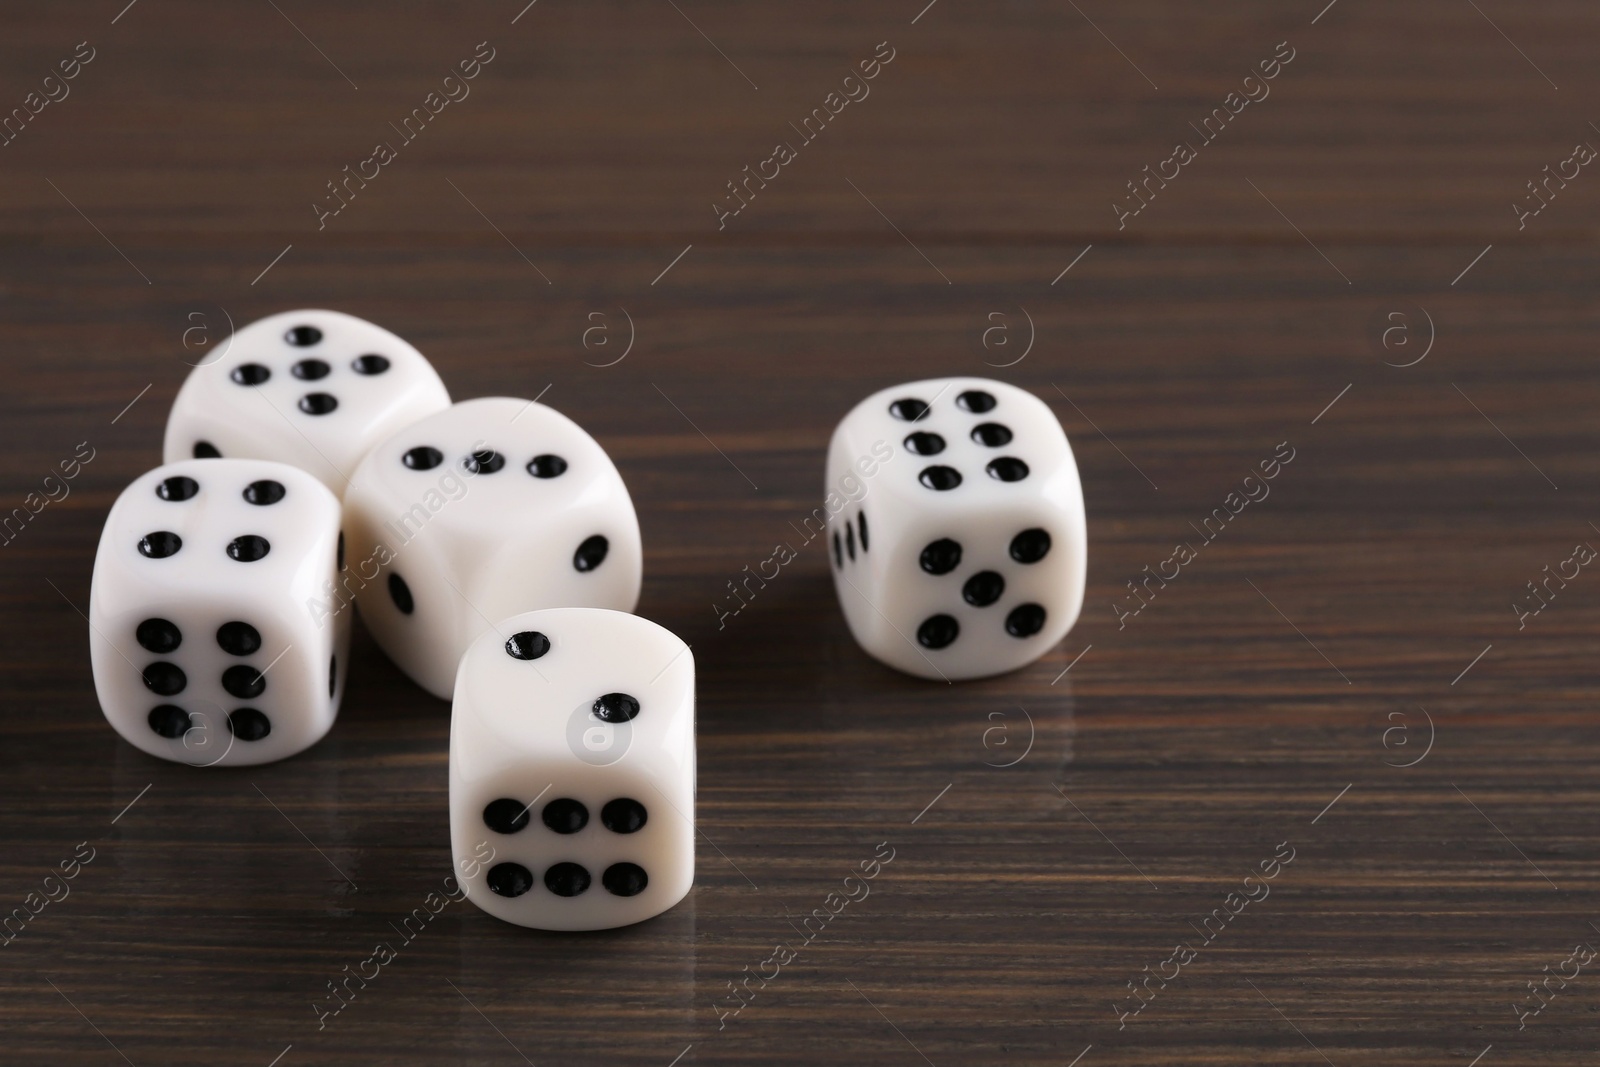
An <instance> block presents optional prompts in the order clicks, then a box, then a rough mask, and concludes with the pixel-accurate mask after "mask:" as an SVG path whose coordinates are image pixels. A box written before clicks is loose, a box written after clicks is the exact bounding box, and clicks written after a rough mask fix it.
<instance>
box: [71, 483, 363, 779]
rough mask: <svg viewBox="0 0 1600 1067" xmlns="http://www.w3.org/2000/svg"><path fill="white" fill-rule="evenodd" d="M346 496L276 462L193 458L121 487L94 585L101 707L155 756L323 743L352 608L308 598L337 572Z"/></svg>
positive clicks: (94, 656)
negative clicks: (333, 607) (324, 607)
mask: <svg viewBox="0 0 1600 1067" xmlns="http://www.w3.org/2000/svg"><path fill="white" fill-rule="evenodd" d="M341 544H342V542H341V539H340V533H339V501H338V500H337V499H336V498H335V497H334V495H333V493H331V492H330V491H329V490H328V489H327V488H326V487H325V486H323V485H322V483H321V482H319V481H317V479H315V478H313V477H312V476H311V475H310V474H308V473H306V472H305V471H302V470H299V469H298V468H295V467H290V466H286V465H285V464H282V463H271V462H268V461H265V460H251V459H228V460H185V461H183V462H181V463H169V464H167V465H166V466H164V467H157V468H156V469H155V470H153V471H150V472H148V473H146V474H144V475H142V476H140V477H139V478H138V479H137V480H136V481H134V483H133V484H132V485H130V486H128V488H127V489H125V490H124V491H123V493H122V495H121V496H120V497H118V498H117V502H116V504H114V505H113V506H112V508H111V513H110V515H109V516H107V518H106V525H105V530H104V532H103V533H102V534H101V536H100V547H99V550H98V552H97V553H96V555H95V562H94V581H93V585H92V586H91V588H90V593H89V650H90V658H91V660H92V662H93V665H94V683H95V691H96V693H97V694H98V695H99V698H100V706H101V708H102V709H103V710H104V711H105V715H106V718H107V719H108V720H110V722H111V725H112V726H114V727H115V728H116V730H117V732H118V733H119V734H121V735H122V736H123V737H124V738H125V739H126V740H127V741H128V742H129V743H130V744H132V745H134V746H135V747H137V748H140V749H143V750H144V751H145V752H148V753H150V754H151V755H153V756H160V757H162V758H163V759H170V760H176V761H178V762H182V763H189V764H194V765H198V766H217V765H221V766H240V765H245V764H253V763H267V762H269V761H271V760H277V759H282V758H283V757H285V756H290V755H293V754H294V753H296V752H299V751H301V750H302V749H305V748H307V747H309V746H310V745H312V744H314V743H316V742H317V741H318V740H319V739H320V738H321V737H322V736H323V735H324V734H326V733H327V732H328V728H329V727H331V726H332V725H333V721H334V718H335V716H337V714H338V711H339V698H340V695H341V693H342V691H343V685H344V672H343V671H342V670H341V669H340V668H341V666H342V665H343V664H344V663H345V661H346V659H347V651H348V647H349V633H350V629H349V624H350V612H348V611H344V612H339V613H336V614H334V615H331V616H328V617H323V618H321V619H318V618H317V617H316V613H315V612H314V611H313V610H311V607H312V605H313V603H314V602H315V601H316V599H317V598H318V597H319V596H320V595H321V593H322V591H323V589H324V587H325V586H327V585H329V584H330V583H332V582H333V580H334V578H335V576H336V573H337V570H338V567H339V565H340V564H339V554H340V546H341Z"/></svg>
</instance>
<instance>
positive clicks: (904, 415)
mask: <svg viewBox="0 0 1600 1067" xmlns="http://www.w3.org/2000/svg"><path fill="white" fill-rule="evenodd" d="M927 413H928V405H927V404H925V403H923V402H922V401H921V400H918V399H917V398H916V397H910V396H908V397H906V398H905V399H903V400H896V401H895V402H894V403H892V404H890V405H889V414H891V415H893V416H894V417H895V418H897V419H905V420H906V421H907V422H915V421H916V420H918V419H920V418H922V416H924V415H926V414H927Z"/></svg>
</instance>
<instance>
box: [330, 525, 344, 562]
mask: <svg viewBox="0 0 1600 1067" xmlns="http://www.w3.org/2000/svg"><path fill="white" fill-rule="evenodd" d="M333 563H334V566H335V567H337V568H339V570H344V531H343V530H340V531H339V548H338V550H337V553H336V555H335V557H334V561H333Z"/></svg>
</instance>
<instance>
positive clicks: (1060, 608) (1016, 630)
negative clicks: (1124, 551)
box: [807, 377, 1088, 681]
mask: <svg viewBox="0 0 1600 1067" xmlns="http://www.w3.org/2000/svg"><path fill="white" fill-rule="evenodd" d="M824 489H825V504H824V507H823V508H820V509H818V513H820V514H817V516H816V517H818V518H821V519H823V520H824V521H823V522H822V523H821V524H820V525H821V526H822V530H823V533H824V536H825V538H826V540H825V543H824V547H825V550H826V551H827V553H828V557H829V561H830V564H831V568H832V570H833V575H834V588H835V590H836V591H837V593H838V596H839V605H840V608H841V610H842V611H843V613H844V616H845V620H846V623H847V624H848V626H849V628H850V632H851V635H852V636H853V637H854V638H855V640H856V643H857V644H859V645H860V646H861V647H862V649H863V650H864V651H866V652H867V653H868V654H869V655H871V656H872V657H873V658H875V659H877V660H879V661H880V662H882V663H885V664H887V665H888V666H890V667H894V668H895V669H897V670H900V671H903V672H905V673H907V674H912V675H915V676H917V677H921V678H934V679H939V680H943V681H951V680H956V679H965V678H979V677H984V676H987V675H992V674H1000V673H1004V672H1006V671H1012V670H1016V669H1018V668H1020V667H1023V666H1026V665H1027V664H1029V663H1031V662H1033V661H1034V660H1036V659H1038V658H1039V657H1040V656H1042V655H1043V654H1044V653H1045V652H1047V651H1049V649H1050V648H1051V647H1053V646H1054V645H1055V644H1056V643H1057V642H1058V641H1060V640H1061V638H1062V637H1064V636H1065V635H1066V633H1067V631H1068V630H1070V629H1071V628H1072V626H1073V624H1074V623H1075V622H1076V621H1077V619H1078V614H1079V612H1080V611H1081V610H1082V607H1083V596H1084V587H1085V581H1086V578H1087V573H1088V571H1087V544H1088V541H1087V533H1086V526H1085V517H1084V505H1083V488H1082V485H1081V483H1080V481H1079V477H1078V467H1077V463H1076V461H1075V459H1074V458H1073V455H1072V447H1071V445H1070V444H1069V443H1068V442H1067V437H1066V433H1065V431H1063V430H1062V428H1061V424H1060V422H1059V421H1057V419H1056V417H1055V415H1054V413H1053V412H1052V411H1051V410H1050V408H1049V406H1048V405H1047V404H1045V403H1044V401H1042V400H1040V399H1039V398H1038V397H1036V396H1034V395H1033V394H1032V393H1030V392H1028V391H1027V390H1025V389H1021V388H1018V387H1017V386H1014V385H1009V384H1007V383H1005V382H999V381H994V380H991V379H986V378H967V377H953V378H935V379H927V380H924V381H915V382H906V383H904V384H901V385H896V386H891V387H890V388H887V389H883V390H880V391H878V392H876V393H874V394H873V395H871V396H869V397H867V398H866V399H865V400H863V401H862V402H861V403H859V404H857V405H856V406H855V407H854V408H853V409H851V411H850V412H849V414H847V415H846V416H845V417H844V419H843V420H842V421H841V422H840V423H839V425H838V427H837V428H836V429H835V430H834V433H833V439H832V441H831V443H830V445H829V449H828V459H827V470H826V485H825V487H824ZM807 526H808V528H809V526H810V518H809V517H808V520H807Z"/></svg>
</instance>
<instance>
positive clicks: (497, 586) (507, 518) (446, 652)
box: [345, 397, 643, 699]
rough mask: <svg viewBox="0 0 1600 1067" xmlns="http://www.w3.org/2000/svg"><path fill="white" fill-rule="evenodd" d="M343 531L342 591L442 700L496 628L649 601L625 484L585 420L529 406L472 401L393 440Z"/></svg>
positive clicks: (368, 469)
mask: <svg viewBox="0 0 1600 1067" xmlns="http://www.w3.org/2000/svg"><path fill="white" fill-rule="evenodd" d="M345 528H346V532H347V534H348V535H349V545H350V552H351V557H350V572H349V573H348V574H347V575H346V578H345V582H346V585H347V587H348V588H349V590H350V592H352V593H353V594H354V596H355V598H356V602H357V603H358V604H359V605H360V607H361V617H362V619H363V620H364V621H365V622H366V624H367V628H368V629H369V630H371V631H372V634H373V637H374V638H375V639H376V640H377V642H378V644H379V645H380V646H381V647H382V648H383V650H384V651H385V652H386V653H388V655H389V657H390V658H391V659H392V660H394V662H395V663H396V664H398V665H399V666H400V668H401V669H402V670H404V671H405V672H406V673H407V674H409V675H410V676H411V677H412V679H413V680H415V681H416V682H417V684H418V685H421V686H422V687H423V688H424V689H426V690H428V691H429V692H431V693H433V694H434V695H435V696H438V697H442V698H444V699H449V697H450V693H451V687H452V686H453V685H454V683H455V676H456V664H457V663H458V662H459V661H460V658H461V655H462V653H463V652H464V651H465V650H466V648H467V646H468V645H469V644H470V643H471V642H472V640H473V638H475V637H477V636H478V635H479V634H480V633H482V632H484V631H485V630H488V629H489V628H490V624H491V623H492V622H493V621H494V620H497V619H503V618H505V617H507V616H509V615H514V614H516V613H518V612H522V611H530V610H533V609H536V608H553V607H598V608H614V609H617V610H620V611H632V610H633V608H634V605H635V604H637V603H638V601H639V585H640V580H641V577H642V570H641V568H642V565H643V552H642V550H641V548H640V543H639V519H638V516H637V515H635V513H634V510H633V500H632V498H631V497H629V495H628V489H627V486H625V485H624V484H623V482H622V476H621V475H620V474H619V473H617V468H616V466H615V464H613V463H612V462H611V457H609V456H607V455H606V453H605V450H604V449H602V448H601V447H600V445H599V444H598V443H597V442H596V441H595V439H594V438H593V437H590V436H589V435H588V434H587V433H585V432H584V431H583V429H582V428H581V427H580V426H578V424H577V423H575V422H573V421H572V420H571V419H569V418H567V417H566V416H565V415H562V414H560V413H559V412H557V411H555V410H553V409H551V408H548V407H545V406H544V405H543V404H538V403H534V402H532V401H528V400H517V399H513V398H509V397H485V398H483V399H478V400H468V401H465V402H463V403H460V404H456V405H455V406H454V407H451V408H449V409H447V410H445V411H442V412H440V413H439V414H437V415H434V416H432V417H431V418H427V419H423V420H422V421H421V422H418V423H415V424H413V425H411V426H408V427H406V428H405V429H404V430H402V431H400V432H399V433H398V434H396V435H395V436H393V437H391V438H389V439H388V440H387V441H385V442H383V443H382V444H381V445H379V446H378V447H377V448H375V449H374V450H373V451H372V452H371V454H369V455H368V456H367V459H366V460H365V461H364V462H363V463H362V464H361V466H360V467H359V468H358V469H357V471H356V474H355V476H354V478H353V479H352V485H351V487H350V489H349V490H348V491H347V492H346V494H345Z"/></svg>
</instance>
